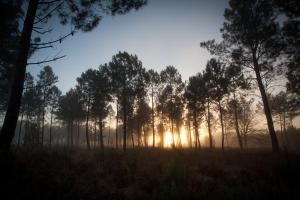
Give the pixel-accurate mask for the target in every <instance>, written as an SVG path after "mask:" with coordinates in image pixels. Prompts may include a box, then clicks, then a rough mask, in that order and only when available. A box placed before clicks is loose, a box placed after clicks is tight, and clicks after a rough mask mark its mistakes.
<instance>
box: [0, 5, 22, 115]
mask: <svg viewBox="0 0 300 200" xmlns="http://www.w3.org/2000/svg"><path fill="white" fill-rule="evenodd" d="M0 13H1V20H0V27H1V32H0V44H1V46H0V94H1V98H0V114H2V113H3V112H5V111H6V108H7V101H8V96H9V89H10V85H11V77H12V71H13V64H14V60H15V57H16V50H17V44H18V41H19V38H20V34H19V22H20V21H19V20H20V18H21V17H22V16H23V11H22V8H21V1H17V0H12V1H1V2H0Z"/></svg>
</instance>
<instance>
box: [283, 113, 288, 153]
mask: <svg viewBox="0 0 300 200" xmlns="http://www.w3.org/2000/svg"><path fill="white" fill-rule="evenodd" d="M283 132H284V136H285V140H286V147H289V140H288V136H287V130H286V112H285V111H284V112H283Z"/></svg>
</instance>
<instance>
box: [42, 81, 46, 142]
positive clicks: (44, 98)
mask: <svg viewBox="0 0 300 200" xmlns="http://www.w3.org/2000/svg"><path fill="white" fill-rule="evenodd" d="M44 84H45V83H44ZM43 95H44V97H43V113H42V146H44V135H45V109H46V86H45V85H44V94H43Z"/></svg>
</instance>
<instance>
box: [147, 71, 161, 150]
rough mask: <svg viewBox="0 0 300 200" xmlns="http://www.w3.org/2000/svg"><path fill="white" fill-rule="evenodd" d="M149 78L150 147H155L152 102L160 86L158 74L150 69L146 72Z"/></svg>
mask: <svg viewBox="0 0 300 200" xmlns="http://www.w3.org/2000/svg"><path fill="white" fill-rule="evenodd" d="M147 73H148V77H149V90H150V96H151V118H152V119H151V123H152V138H153V141H152V146H153V147H155V109H154V107H155V105H154V102H155V100H156V98H157V90H158V87H159V85H160V76H159V74H158V73H157V72H156V71H154V70H152V69H150V70H149V71H148V72H147Z"/></svg>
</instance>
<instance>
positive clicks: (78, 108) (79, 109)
mask: <svg viewBox="0 0 300 200" xmlns="http://www.w3.org/2000/svg"><path fill="white" fill-rule="evenodd" d="M83 106H84V104H83V102H82V100H81V94H80V91H78V90H77V89H71V90H69V91H68V92H67V93H66V94H65V95H63V96H62V97H61V98H60V100H59V103H58V109H57V111H56V113H55V114H56V116H57V118H58V119H60V120H62V121H63V122H64V123H65V124H66V125H67V130H68V132H67V142H68V146H71V147H73V146H74V134H73V126H74V121H75V119H76V116H78V115H79V114H81V113H83V112H84V110H83Z"/></svg>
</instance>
